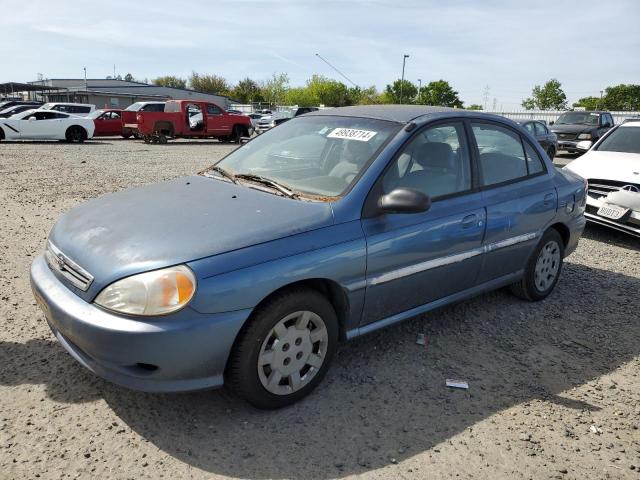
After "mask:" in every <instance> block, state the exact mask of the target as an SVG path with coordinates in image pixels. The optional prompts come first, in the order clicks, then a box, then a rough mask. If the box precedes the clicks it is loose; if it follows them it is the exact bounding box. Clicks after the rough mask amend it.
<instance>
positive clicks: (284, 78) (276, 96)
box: [262, 73, 289, 104]
mask: <svg viewBox="0 0 640 480" xmlns="http://www.w3.org/2000/svg"><path fill="white" fill-rule="evenodd" d="M288 89H289V75H287V74H286V73H279V74H277V75H276V74H275V73H274V74H273V75H272V76H271V78H270V79H269V80H267V81H266V82H264V84H263V85H262V94H263V95H264V99H265V100H266V101H267V102H269V103H272V104H282V102H283V101H284V98H285V93H286V92H287V90H288Z"/></svg>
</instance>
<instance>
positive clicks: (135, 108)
mask: <svg viewBox="0 0 640 480" xmlns="http://www.w3.org/2000/svg"><path fill="white" fill-rule="evenodd" d="M143 106H144V102H136V103H132V104H131V105H129V106H128V107H127V108H125V110H127V111H129V112H137V111H138V110H140V109H141V108H142V107H143Z"/></svg>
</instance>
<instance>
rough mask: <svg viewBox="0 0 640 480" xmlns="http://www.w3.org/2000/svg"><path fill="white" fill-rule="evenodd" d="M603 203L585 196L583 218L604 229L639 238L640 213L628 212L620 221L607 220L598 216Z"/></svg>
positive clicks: (635, 211) (636, 211)
mask: <svg viewBox="0 0 640 480" xmlns="http://www.w3.org/2000/svg"><path fill="white" fill-rule="evenodd" d="M603 198H604V197H603ZM604 203H605V202H604V201H602V200H601V199H598V198H593V197H591V196H587V209H586V211H585V212H584V216H585V217H587V220H589V221H590V222H593V223H597V224H599V225H604V226H605V227H610V228H613V229H615V230H619V231H621V232H625V233H629V234H631V235H634V236H636V237H640V211H638V210H630V211H629V213H628V214H627V215H625V217H623V218H622V219H620V220H611V219H609V218H605V217H603V216H601V215H598V210H599V209H600V207H601V206H602V205H604Z"/></svg>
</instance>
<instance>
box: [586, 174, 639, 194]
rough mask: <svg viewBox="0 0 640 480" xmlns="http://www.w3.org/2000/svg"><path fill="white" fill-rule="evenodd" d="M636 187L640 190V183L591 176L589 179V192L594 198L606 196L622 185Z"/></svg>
mask: <svg viewBox="0 0 640 480" xmlns="http://www.w3.org/2000/svg"><path fill="white" fill-rule="evenodd" d="M629 186H630V187H635V188H637V189H638V191H640V183H629V182H618V181H616V180H602V179H598V178H590V179H588V180H587V194H588V195H589V196H590V197H593V198H601V197H606V196H607V195H609V194H610V193H611V192H617V191H618V190H620V189H622V187H629Z"/></svg>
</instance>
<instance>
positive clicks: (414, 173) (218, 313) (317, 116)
mask: <svg viewBox="0 0 640 480" xmlns="http://www.w3.org/2000/svg"><path fill="white" fill-rule="evenodd" d="M585 200H586V197H585V184H584V181H583V180H582V179H581V178H580V177H577V176H575V175H574V174H572V173H570V172H568V171H566V170H564V171H560V170H557V169H556V168H554V166H553V164H552V163H551V161H550V159H549V158H548V157H547V155H546V154H545V152H544V151H543V150H542V149H541V148H540V146H539V145H538V143H537V142H536V140H535V139H534V138H533V137H531V135H529V134H528V133H527V132H526V131H525V130H523V129H522V128H521V127H519V126H518V125H516V124H515V123H514V122H512V121H510V120H507V119H505V118H502V117H498V116H494V115H488V114H483V113H479V112H471V111H464V110H454V109H446V108H433V107H422V106H362V107H345V108H339V109H332V110H324V111H319V112H313V113H310V114H307V115H304V116H301V117H297V118H295V119H292V120H290V121H289V122H286V123H284V124H283V125H281V126H278V127H277V128H274V129H272V130H270V131H268V132H266V133H265V134H264V135H261V136H259V137H257V138H255V139H253V140H251V141H250V142H248V143H247V144H245V145H243V146H241V147H240V148H238V149H237V150H235V151H234V152H232V153H231V154H229V155H228V156H227V157H225V158H224V159H222V160H221V161H219V162H218V163H217V164H216V165H214V166H212V167H210V168H208V169H206V170H205V171H203V172H201V173H200V174H198V175H194V176H190V177H186V178H180V179H177V180H173V181H169V182H165V183H160V184H156V185H150V186H146V187H142V188H135V189H131V190H126V191H123V192H118V193H113V194H109V195H105V196H103V197H100V198H97V199H94V200H91V201H89V202H87V203H85V204H83V205H80V206H78V207H76V208H74V209H72V210H71V211H69V212H68V213H66V214H65V215H64V216H62V218H60V220H59V221H58V222H57V223H56V225H55V226H54V228H53V229H52V231H51V233H50V234H49V239H48V245H47V249H46V251H45V252H44V254H43V255H41V256H39V257H38V258H36V260H35V261H34V262H33V265H32V267H31V283H32V287H33V291H34V294H35V297H36V300H37V302H38V304H39V305H40V306H41V308H42V310H43V311H44V313H45V316H46V318H47V321H48V322H49V325H50V326H51V330H52V331H53V334H54V335H55V336H56V338H57V339H58V341H59V342H60V343H61V344H62V345H63V346H64V347H65V348H66V349H67V350H68V351H69V353H70V354H71V355H72V356H73V357H74V358H75V359H76V360H77V361H78V362H80V363H81V364H82V365H84V366H85V367H86V368H88V369H89V370H91V371H93V372H95V373H96V374H97V375H100V376H101V377H104V378H106V379H108V380H110V381H112V382H114V383H117V384H119V385H122V386H125V387H129V388H133V389H138V390H144V391H150V392H169V391H189V390H200V389H205V388H211V387H219V386H222V385H223V383H226V384H228V385H229V386H231V387H232V388H233V389H234V390H235V391H237V392H238V393H239V394H240V395H241V396H243V397H244V398H246V399H247V400H248V401H249V402H251V403H252V404H253V405H255V406H257V407H260V408H278V407H282V406H285V405H288V404H291V403H292V402H295V401H297V400H299V399H300V398H302V397H304V396H305V395H307V394H308V393H309V392H310V391H311V390H313V389H314V388H315V387H316V386H317V385H318V383H319V382H320V381H321V379H322V377H323V376H324V374H325V373H326V371H327V369H328V367H329V364H330V362H331V359H332V356H333V354H334V352H335V351H336V347H337V345H338V342H340V341H343V340H349V339H352V338H355V337H358V336H359V335H363V334H366V333H369V332H372V331H374V330H377V329H379V328H383V327H387V326H389V325H393V324H395V323H397V322H400V321H402V320H405V319H407V318H410V317H414V316H416V315H419V314H422V313H424V312H427V311H429V310H432V309H434V308H436V307H440V306H442V305H446V304H449V303H452V302H455V301H458V300H462V299H465V298H468V297H471V296H473V295H478V294H480V293H483V292H487V291H489V290H493V289H497V288H500V287H505V286H510V288H511V290H512V291H513V292H514V293H515V294H516V295H517V296H519V297H521V298H523V299H526V300H529V301H537V300H542V299H544V298H545V297H546V296H547V295H549V294H550V293H551V291H552V290H553V288H554V287H555V285H556V283H557V282H558V279H559V277H560V272H561V269H562V262H563V259H564V258H565V257H566V256H567V255H569V254H570V253H571V252H572V251H573V250H575V248H576V246H577V244H578V240H579V238H580V235H581V233H582V231H583V229H584V225H585V219H584V209H585Z"/></svg>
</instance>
